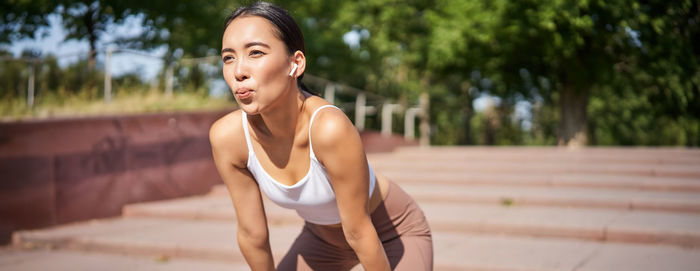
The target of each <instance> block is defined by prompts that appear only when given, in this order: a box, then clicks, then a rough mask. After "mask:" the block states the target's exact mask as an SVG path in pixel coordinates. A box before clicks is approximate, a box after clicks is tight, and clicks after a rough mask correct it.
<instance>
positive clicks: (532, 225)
mask: <svg viewBox="0 0 700 271" xmlns="http://www.w3.org/2000/svg"><path fill="white" fill-rule="evenodd" d="M369 159H370V161H371V163H372V164H373V165H374V167H375V170H376V171H377V172H379V173H382V174H384V175H386V176H388V177H389V178H391V179H393V180H394V181H396V182H397V183H399V185H401V187H403V188H404V189H405V190H406V191H407V192H408V193H409V194H411V195H412V196H414V197H415V198H416V199H417V201H418V202H419V204H420V205H421V207H422V208H423V210H424V211H425V213H426V216H427V217H428V220H429V222H430V224H431V228H432V229H433V233H434V246H435V247H434V250H435V269H436V270H611V271H612V270H700V150H688V149H681V148H653V149H652V148H589V149H580V150H567V149H560V148H530V147H515V148H500V147H498V148H487V147H468V148H463V147H435V148H427V149H425V148H418V147H410V148H401V149H399V150H397V151H395V152H392V153H382V154H372V155H370V156H369ZM227 193H228V192H227V190H226V187H224V186H217V187H214V188H213V189H212V191H211V192H210V193H209V194H207V195H203V196H197V197H190V198H182V199H175V200H168V201H160V202H150V203H140V204H132V205H129V206H126V207H125V208H124V209H123V216H121V217H116V218H110V219H100V220H94V221H88V222H80V223H75V224H70V225H63V226H59V227H54V228H47V229H41V230H34V231H20V232H16V233H15V234H14V236H13V246H11V247H6V248H4V249H2V250H0V267H1V268H0V269H2V270H46V269H51V270H96V269H98V270H248V267H247V266H246V265H245V261H244V260H243V257H242V255H241V254H240V252H239V250H238V247H237V245H236V234H235V232H236V231H235V229H236V217H235V214H234V212H233V208H232V205H231V201H230V199H229V198H228V197H227ZM266 210H267V212H268V217H269V221H270V232H271V233H270V234H271V236H270V239H271V245H272V250H273V254H274V255H275V258H276V259H279V258H280V257H281V256H282V255H283V254H284V253H285V251H286V249H287V248H288V247H289V246H290V244H291V243H292V241H293V240H294V238H295V237H296V235H297V234H298V233H299V231H300V225H301V223H302V221H301V219H300V218H299V217H298V216H297V215H296V214H295V213H294V212H293V211H289V210H285V209H282V208H279V207H277V206H276V205H274V204H272V203H270V202H266ZM356 269H357V270H361V268H360V267H357V268H356Z"/></svg>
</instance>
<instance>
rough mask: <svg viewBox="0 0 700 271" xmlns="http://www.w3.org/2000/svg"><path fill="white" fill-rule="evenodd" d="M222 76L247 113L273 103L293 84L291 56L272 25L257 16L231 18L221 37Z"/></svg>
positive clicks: (254, 112) (258, 111)
mask: <svg viewBox="0 0 700 271" xmlns="http://www.w3.org/2000/svg"><path fill="white" fill-rule="evenodd" d="M221 58H222V60H223V62H224V68H223V73H224V79H225V80H226V83H227V84H228V86H229V88H231V91H232V92H233V95H234V97H235V98H236V102H238V105H239V106H240V107H241V108H242V109H243V110H244V111H245V112H246V113H248V114H259V113H261V112H263V111H265V109H267V108H270V106H274V105H275V103H276V102H278V101H280V100H281V99H280V98H281V97H282V96H283V95H284V94H285V93H288V91H289V90H290V89H291V88H292V87H293V86H295V85H296V78H295V77H291V76H289V72H290V70H291V69H292V67H293V66H292V65H293V62H292V57H291V56H290V55H289V54H288V53H287V47H286V45H285V44H284V42H282V40H280V39H279V38H278V37H277V36H276V35H275V27H274V25H272V24H271V23H270V22H269V21H268V20H267V19H265V18H262V17H258V16H245V17H238V18H236V19H235V20H233V21H232V22H231V23H230V24H229V25H228V27H227V28H226V31H224V36H223V40H222V50H221Z"/></svg>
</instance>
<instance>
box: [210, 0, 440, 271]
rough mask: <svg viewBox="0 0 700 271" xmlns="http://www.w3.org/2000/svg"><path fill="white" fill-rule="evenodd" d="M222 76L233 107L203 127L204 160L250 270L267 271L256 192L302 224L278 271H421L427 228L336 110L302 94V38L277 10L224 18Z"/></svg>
mask: <svg viewBox="0 0 700 271" xmlns="http://www.w3.org/2000/svg"><path fill="white" fill-rule="evenodd" d="M221 57H222V60H223V62H224V64H223V75H224V79H225V80H226V83H227V84H228V86H229V87H230V88H231V90H232V92H233V94H234V96H235V99H236V102H238V105H239V106H240V108H241V110H236V111H234V112H232V113H229V114H228V115H226V116H224V117H222V118H221V119H219V120H217V121H216V122H215V123H214V124H213V125H212V127H211V130H210V141H211V145H212V150H213V155H214V160H215V162H216V166H217V169H218V171H219V174H220V175H221V177H222V179H223V181H224V183H225V184H226V186H227V187H228V191H229V193H230V196H231V199H232V201H233V204H234V207H235V210H236V216H237V221H238V235H237V236H238V245H239V247H240V249H241V252H242V253H243V256H244V257H245V259H246V261H247V262H248V264H249V265H250V267H251V269H253V270H274V269H275V266H274V261H273V259H272V253H271V250H270V243H269V235H268V227H267V219H266V216H265V212H264V207H263V201H262V197H261V192H260V191H261V190H262V191H263V192H264V193H265V194H266V195H267V196H268V197H269V198H270V200H272V201H273V202H275V203H277V204H279V205H281V206H283V207H286V208H291V209H294V210H296V211H297V213H298V214H299V215H300V216H301V217H302V218H304V220H305V221H306V223H305V225H304V227H303V229H302V231H301V233H300V234H299V236H298V237H297V239H296V240H295V242H294V244H293V245H292V247H291V248H290V250H289V252H288V253H287V254H286V256H284V257H283V258H282V260H281V261H280V263H279V265H278V266H277V269H278V270H349V269H351V268H352V267H353V266H355V265H357V264H358V263H360V264H362V266H363V267H364V268H365V270H390V269H396V270H431V269H432V264H433V263H432V262H433V246H432V237H431V233H430V228H429V227H428V223H427V221H426V220H425V216H424V215H423V212H422V211H421V210H420V208H419V207H418V205H417V204H416V203H415V201H413V199H411V197H410V196H408V195H407V194H406V193H405V192H404V191H403V190H401V188H399V187H398V186H397V185H396V184H394V183H393V182H391V181H389V180H387V179H386V178H384V177H382V176H381V175H375V173H374V172H373V171H372V168H371V167H370V165H369V164H368V162H367V158H366V156H365V153H364V150H363V147H362V142H361V140H360V136H359V134H358V132H357V130H355V128H354V126H353V125H352V123H351V122H350V120H349V119H348V118H347V117H346V116H345V114H344V113H343V112H342V111H340V110H339V109H338V108H337V107H334V106H332V105H330V104H329V103H328V102H326V101H325V100H323V99H321V98H320V97H317V96H314V95H312V94H310V92H309V91H308V90H307V89H306V87H305V86H304V84H302V83H301V79H302V77H303V74H304V70H305V69H306V57H305V55H304V40H303V36H302V33H301V30H300V29H299V26H298V25H297V24H296V22H295V21H294V19H292V17H291V16H290V15H289V14H288V13H287V12H286V11H285V10H283V9H282V8H280V7H278V6H275V5H272V4H269V3H264V2H258V3H255V4H252V5H250V6H247V7H242V8H239V9H237V10H236V11H234V12H233V13H232V14H231V15H230V16H229V18H228V20H227V21H226V28H225V31H224V34H223V39H222V50H221Z"/></svg>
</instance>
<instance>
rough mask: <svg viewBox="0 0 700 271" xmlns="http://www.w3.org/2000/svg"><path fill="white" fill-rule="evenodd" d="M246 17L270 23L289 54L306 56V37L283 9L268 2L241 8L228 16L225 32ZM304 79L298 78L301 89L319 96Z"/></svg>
mask: <svg viewBox="0 0 700 271" xmlns="http://www.w3.org/2000/svg"><path fill="white" fill-rule="evenodd" d="M245 16H258V17H262V18H265V19H267V20H268V21H270V23H272V25H274V26H275V28H276V31H275V34H276V36H277V37H278V38H279V39H280V40H282V42H284V44H285V45H286V46H287V53H288V54H290V55H292V54H294V52H296V51H301V52H302V53H304V54H306V50H305V47H304V35H303V34H302V33H301V29H300V28H299V25H297V23H296V21H294V18H292V16H291V15H289V12H287V11H286V10H284V9H283V8H281V7H279V6H277V5H275V4H271V3H268V2H255V3H253V4H252V5H249V6H243V7H240V8H238V9H236V10H235V11H233V13H231V15H229V16H228V18H227V19H226V24H225V25H224V30H226V27H228V25H229V24H231V22H232V21H233V20H234V19H236V18H238V17H245ZM302 78H304V74H303V73H302V74H301V75H300V76H299V77H297V85H298V86H299V88H301V89H302V90H304V91H306V92H309V93H311V94H313V95H318V94H316V93H315V92H313V91H311V90H310V89H309V88H308V87H306V85H304V83H302V82H301V79H302Z"/></svg>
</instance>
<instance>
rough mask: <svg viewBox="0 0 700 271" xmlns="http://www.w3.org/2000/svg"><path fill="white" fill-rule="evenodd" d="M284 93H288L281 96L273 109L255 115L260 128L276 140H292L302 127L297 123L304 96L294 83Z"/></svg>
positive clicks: (302, 107)
mask: <svg viewBox="0 0 700 271" xmlns="http://www.w3.org/2000/svg"><path fill="white" fill-rule="evenodd" d="M286 93H289V94H288V95H285V96H283V97H281V99H280V100H279V101H278V103H277V104H276V105H274V106H275V108H274V110H268V111H267V112H264V113H260V114H259V115H257V116H256V118H257V119H258V121H259V122H258V124H260V126H258V127H260V130H261V131H262V132H263V133H264V134H265V135H267V136H270V137H272V138H273V139H276V140H288V139H292V140H293V139H294V136H295V135H296V134H297V133H298V132H299V130H300V129H302V125H299V117H300V115H301V114H302V112H303V111H304V105H305V103H304V101H305V100H306V97H305V96H304V94H303V93H302V92H301V91H300V90H299V88H298V87H297V86H296V84H294V85H293V89H290V90H289V91H287V92H286Z"/></svg>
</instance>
